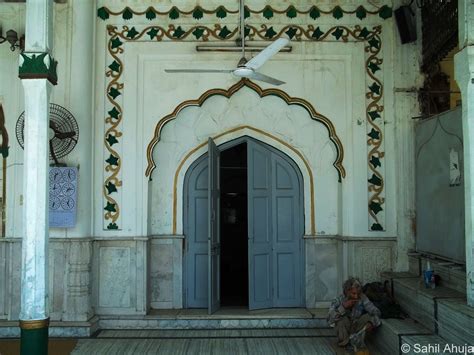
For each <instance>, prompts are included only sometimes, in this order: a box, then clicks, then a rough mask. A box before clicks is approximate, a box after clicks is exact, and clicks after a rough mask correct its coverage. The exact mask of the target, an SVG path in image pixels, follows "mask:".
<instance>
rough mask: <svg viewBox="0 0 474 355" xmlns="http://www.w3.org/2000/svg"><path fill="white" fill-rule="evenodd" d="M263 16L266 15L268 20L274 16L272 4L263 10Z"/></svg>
mask: <svg viewBox="0 0 474 355" xmlns="http://www.w3.org/2000/svg"><path fill="white" fill-rule="evenodd" d="M262 15H263V17H265V18H266V19H267V20H270V19H271V18H272V17H273V9H272V7H271V6H269V5H267V6H265V8H264V9H263V12H262Z"/></svg>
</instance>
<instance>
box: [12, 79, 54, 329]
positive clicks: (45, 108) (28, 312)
mask: <svg viewBox="0 0 474 355" xmlns="http://www.w3.org/2000/svg"><path fill="white" fill-rule="evenodd" d="M22 82H23V87H24V90H25V131H24V134H25V153H24V166H25V172H24V177H23V179H24V184H23V186H24V188H23V191H24V196H25V203H24V210H23V226H24V235H23V242H22V270H21V312H20V319H21V320H38V319H46V318H48V316H49V310H48V268H47V265H48V263H47V260H48V228H49V227H48V163H49V158H48V154H49V153H48V131H49V128H48V124H47V122H48V116H49V94H50V91H51V84H50V83H49V82H48V81H47V80H46V79H24V80H22Z"/></svg>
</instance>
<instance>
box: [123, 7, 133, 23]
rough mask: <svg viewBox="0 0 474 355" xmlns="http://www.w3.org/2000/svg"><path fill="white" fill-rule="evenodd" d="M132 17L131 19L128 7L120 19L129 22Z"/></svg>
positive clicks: (130, 11) (131, 14)
mask: <svg viewBox="0 0 474 355" xmlns="http://www.w3.org/2000/svg"><path fill="white" fill-rule="evenodd" d="M132 17H133V12H132V10H131V9H130V8H129V7H127V8H125V11H124V12H123V14H122V18H123V19H124V20H130V19H132Z"/></svg>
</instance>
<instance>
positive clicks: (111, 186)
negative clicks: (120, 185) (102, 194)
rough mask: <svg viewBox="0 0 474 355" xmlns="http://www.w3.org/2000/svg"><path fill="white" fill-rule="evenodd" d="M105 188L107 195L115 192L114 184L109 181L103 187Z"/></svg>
mask: <svg viewBox="0 0 474 355" xmlns="http://www.w3.org/2000/svg"><path fill="white" fill-rule="evenodd" d="M105 188H106V189H107V194H108V195H110V194H111V193H112V192H117V187H116V186H115V184H112V183H111V182H110V181H109V183H108V184H107V185H105Z"/></svg>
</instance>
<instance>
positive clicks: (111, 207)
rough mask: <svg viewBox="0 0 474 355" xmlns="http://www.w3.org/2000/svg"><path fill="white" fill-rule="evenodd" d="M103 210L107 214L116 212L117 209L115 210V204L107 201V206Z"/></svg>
mask: <svg viewBox="0 0 474 355" xmlns="http://www.w3.org/2000/svg"><path fill="white" fill-rule="evenodd" d="M104 210H106V211H109V212H117V209H116V208H115V203H110V202H109V201H107V206H105V207H104Z"/></svg>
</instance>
